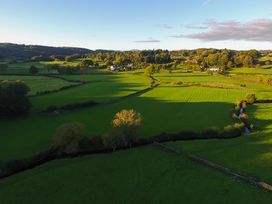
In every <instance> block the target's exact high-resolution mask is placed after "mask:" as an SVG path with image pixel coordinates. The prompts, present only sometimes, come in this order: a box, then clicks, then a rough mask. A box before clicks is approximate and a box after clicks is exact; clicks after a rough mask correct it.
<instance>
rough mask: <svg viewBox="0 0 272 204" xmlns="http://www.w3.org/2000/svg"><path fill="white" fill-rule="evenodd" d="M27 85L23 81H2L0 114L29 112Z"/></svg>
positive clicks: (0, 85) (14, 114)
mask: <svg viewBox="0 0 272 204" xmlns="http://www.w3.org/2000/svg"><path fill="white" fill-rule="evenodd" d="M29 91H30V89H29V87H28V86H27V85H26V84H25V83H24V82H23V81H15V82H14V81H2V82H1V84H0V116H1V117H3V116H18V115H22V114H26V113H28V112H29V110H30V107H31V104H30V101H29V99H28V97H27V93H28V92H29Z"/></svg>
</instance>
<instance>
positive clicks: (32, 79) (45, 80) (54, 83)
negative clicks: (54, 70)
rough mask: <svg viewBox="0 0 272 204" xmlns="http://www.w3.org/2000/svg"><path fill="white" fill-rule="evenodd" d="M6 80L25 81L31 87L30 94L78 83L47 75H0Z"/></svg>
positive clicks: (0, 78)
mask: <svg viewBox="0 0 272 204" xmlns="http://www.w3.org/2000/svg"><path fill="white" fill-rule="evenodd" d="M4 80H12V81H16V80H22V81H24V82H25V83H26V84H27V85H28V86H29V88H30V92H29V95H34V94H36V93H37V92H43V91H51V90H57V89H59V88H62V87H65V86H69V85H73V84H77V83H74V82H68V81H65V80H62V79H57V78H52V77H46V76H13V75H4V76H0V81H4Z"/></svg>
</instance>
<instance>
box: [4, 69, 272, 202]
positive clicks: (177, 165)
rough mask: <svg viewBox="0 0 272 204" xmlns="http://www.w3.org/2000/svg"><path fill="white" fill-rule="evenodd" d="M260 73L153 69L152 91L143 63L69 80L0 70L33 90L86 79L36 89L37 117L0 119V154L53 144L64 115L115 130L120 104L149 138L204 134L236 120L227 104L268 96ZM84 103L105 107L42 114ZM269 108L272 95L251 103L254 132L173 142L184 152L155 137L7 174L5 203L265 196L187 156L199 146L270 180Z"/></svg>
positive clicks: (92, 129) (12, 155)
mask: <svg viewBox="0 0 272 204" xmlns="http://www.w3.org/2000/svg"><path fill="white" fill-rule="evenodd" d="M241 73H242V74H241ZM259 74H260V72H259V71H254V72H253V71H248V70H247V69H241V70H239V71H236V70H235V71H231V74H230V75H219V74H214V75H208V74H206V73H202V72H194V73H186V72H173V73H163V72H162V73H156V74H154V77H155V79H156V80H157V82H156V83H157V84H158V86H156V87H154V88H152V89H147V88H148V87H150V79H149V78H148V77H146V76H145V75H144V74H143V72H142V71H138V72H131V73H107V72H105V71H103V72H97V73H92V74H81V75H63V76H61V77H62V78H63V79H61V78H53V77H50V76H49V77H48V76H12V75H8V76H0V80H7V79H9V80H23V81H25V82H26V83H27V84H28V85H29V87H30V88H31V93H30V94H35V93H37V92H38V91H45V90H48V91H50V90H54V89H59V88H61V87H65V86H67V85H71V84H76V82H71V81H67V80H78V82H77V83H80V82H85V84H82V85H80V86H77V87H73V88H70V89H66V90H61V91H58V92H54V93H49V94H46V95H42V96H35V97H31V102H32V104H33V108H32V111H31V113H30V115H28V116H25V117H21V118H16V119H5V120H3V119H2V120H0V129H1V134H0V139H1V143H0V149H1V152H0V160H8V159H16V158H21V157H23V156H27V155H31V154H33V153H35V152H38V151H40V150H43V149H46V148H47V147H48V146H50V144H51V143H52V138H53V135H54V132H55V129H56V128H57V127H58V126H59V125H61V124H64V123H67V122H81V123H83V124H84V125H85V128H86V134H87V135H88V137H93V136H96V135H101V134H104V133H106V132H107V131H108V130H109V129H110V128H111V120H112V118H113V116H114V114H115V113H116V112H118V111H120V110H122V109H131V108H132V109H135V110H137V111H138V112H140V113H141V114H142V115H143V123H142V126H141V129H140V132H139V137H143V138H146V137H151V136H153V135H156V134H160V133H162V132H169V133H171V132H179V131H184V130H194V131H197V132H201V131H202V130H204V129H206V128H207V127H217V128H219V129H220V130H222V129H223V128H224V127H225V126H226V125H229V124H232V123H233V120H232V119H231V117H230V109H231V108H233V105H234V103H235V102H236V101H238V100H241V99H244V98H245V96H246V95H247V94H250V93H255V94H256V95H257V98H258V99H271V97H272V90H271V86H269V85H267V84H264V83H261V82H260V80H253V79H256V77H259ZM262 74H264V75H265V74H269V72H265V73H262ZM241 75H242V76H243V77H242V78H241ZM263 77H267V76H266V75H265V76H263ZM84 101H95V102H97V103H99V105H97V106H94V107H85V108H80V109H76V110H71V111H64V112H60V113H58V114H50V113H49V114H45V113H43V112H42V111H43V110H46V109H47V108H48V107H49V106H50V105H54V106H62V105H66V104H70V103H77V102H84ZM271 108H272V107H271V103H263V104H254V105H252V106H250V107H249V115H250V117H251V118H252V120H253V122H254V124H255V126H256V130H255V131H254V132H253V133H250V134H248V135H244V136H242V137H239V138H236V139H228V140H217V139H213V140H196V141H179V142H169V143H168V144H169V145H171V146H173V147H175V148H177V149H179V150H181V152H182V154H181V155H173V154H172V153H169V152H167V151H164V150H162V149H159V148H158V147H155V146H152V145H149V146H146V147H140V148H134V149H128V150H122V151H118V152H115V153H111V154H100V155H90V156H84V157H80V158H73V159H63V160H55V161H52V162H49V163H46V164H44V165H42V166H39V167H36V168H34V169H32V170H28V171H25V172H23V173H19V174H17V175H14V176H12V177H9V178H5V179H3V180H1V181H0V198H1V203H3V204H5V203H9V204H12V203H18V202H19V201H20V203H29V202H36V203H37V202H39V200H43V202H44V203H58V202H60V201H62V202H63V201H65V202H66V203H85V202H87V201H90V200H92V201H93V202H95V203H108V202H109V201H112V202H113V203H139V202H141V203H167V202H168V203H169V202H170V203H173V202H177V203H180V202H183V201H184V200H186V202H187V203H199V198H200V197H201V200H202V201H203V203H205V202H207V203H219V202H220V203H230V202H233V201H237V202H239V203H245V202H246V203H267V202H269V201H270V200H271V199H272V194H271V193H268V192H264V191H262V190H260V189H257V188H254V187H251V186H249V185H247V184H245V183H241V182H239V181H236V180H234V179H232V178H231V177H228V176H225V175H223V174H221V173H218V172H216V171H213V170H211V169H209V168H207V167H203V166H201V165H199V164H196V163H194V162H192V161H189V160H188V159H186V157H185V155H186V154H189V153H193V154H196V155H199V156H201V157H203V158H206V159H210V160H212V161H215V162H218V163H219V164H223V165H225V166H227V167H229V168H231V169H234V170H238V171H240V172H242V173H244V174H246V175H251V176H254V177H257V178H260V179H263V180H265V181H267V182H269V183H272V177H271V175H270V170H271V167H272V163H271V159H272V155H271V153H270V151H271V141H272V126H271V124H272V111H271ZM15 125H16V127H15ZM33 127H34V128H33ZM64 186H65V188H62V187H64ZM135 189H136V190H135ZM137 189H139V191H137ZM12 195H16V196H12ZM29 195H31V197H30V196H29Z"/></svg>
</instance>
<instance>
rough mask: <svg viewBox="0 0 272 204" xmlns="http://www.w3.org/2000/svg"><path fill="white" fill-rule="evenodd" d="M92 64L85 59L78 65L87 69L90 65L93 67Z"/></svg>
mask: <svg viewBox="0 0 272 204" xmlns="http://www.w3.org/2000/svg"><path fill="white" fill-rule="evenodd" d="M93 64H94V63H93V61H92V60H87V59H85V60H83V61H82V62H81V63H80V65H79V66H80V67H89V66H91V65H93Z"/></svg>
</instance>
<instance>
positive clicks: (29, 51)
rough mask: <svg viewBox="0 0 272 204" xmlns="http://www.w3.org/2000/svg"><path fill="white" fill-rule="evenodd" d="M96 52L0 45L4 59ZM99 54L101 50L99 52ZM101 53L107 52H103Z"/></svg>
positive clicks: (37, 46)
mask: <svg viewBox="0 0 272 204" xmlns="http://www.w3.org/2000/svg"><path fill="white" fill-rule="evenodd" d="M94 52H96V51H93V50H89V49H85V48H75V47H49V46H40V45H23V44H22V45H21V44H20V45H19V44H12V43H0V57H4V58H24V59H25V58H31V57H33V56H40V55H42V56H44V57H48V56H52V55H65V56H67V55H72V54H89V53H94ZM100 52H101V50H100ZM103 52H107V51H106V50H103Z"/></svg>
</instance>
